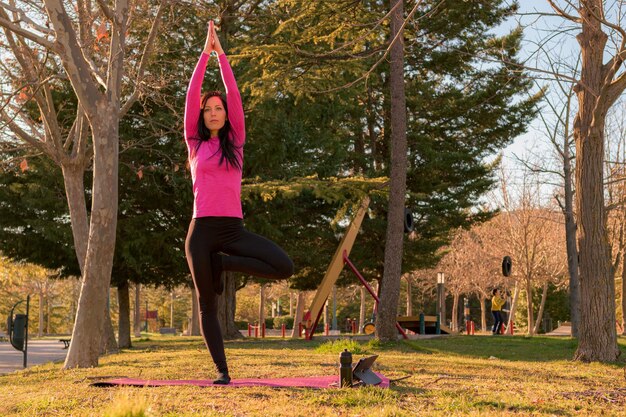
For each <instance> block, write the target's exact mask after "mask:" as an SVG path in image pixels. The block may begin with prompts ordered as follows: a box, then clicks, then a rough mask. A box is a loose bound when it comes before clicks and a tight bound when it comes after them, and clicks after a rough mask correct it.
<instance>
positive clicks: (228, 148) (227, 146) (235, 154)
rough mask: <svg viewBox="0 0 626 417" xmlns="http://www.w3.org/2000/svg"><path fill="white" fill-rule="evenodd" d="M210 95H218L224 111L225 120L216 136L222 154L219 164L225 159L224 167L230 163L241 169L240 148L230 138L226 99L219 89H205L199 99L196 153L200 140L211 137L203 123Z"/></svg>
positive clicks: (200, 143)
mask: <svg viewBox="0 0 626 417" xmlns="http://www.w3.org/2000/svg"><path fill="white" fill-rule="evenodd" d="M211 97H219V98H220V100H221V101H222V105H223V106H224V110H225V111H226V122H225V123H224V126H222V128H221V129H220V130H219V131H218V132H217V137H218V138H219V140H220V148H221V149H222V156H221V157H220V165H222V163H223V162H224V160H225V161H226V167H227V168H228V166H229V165H231V166H232V167H234V168H237V169H238V170H241V149H240V147H239V146H235V145H234V144H233V142H232V141H231V140H230V135H231V132H232V128H231V126H230V120H228V106H227V104H226V100H224V97H222V93H221V92H219V91H207V92H206V93H204V94H203V95H202V99H201V100H200V118H199V120H198V139H199V141H198V144H197V145H196V154H197V153H198V149H199V148H200V145H202V142H206V141H208V140H209V139H211V131H210V130H209V128H208V127H207V126H206V125H205V124H204V105H205V104H206V102H207V100H208V99H209V98H211Z"/></svg>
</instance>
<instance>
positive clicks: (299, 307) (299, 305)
mask: <svg viewBox="0 0 626 417" xmlns="http://www.w3.org/2000/svg"><path fill="white" fill-rule="evenodd" d="M303 316H304V292H303V291H298V301H297V302H296V316H295V317H294V319H293V329H292V330H291V338H292V339H298V338H300V323H301V322H302V317H303Z"/></svg>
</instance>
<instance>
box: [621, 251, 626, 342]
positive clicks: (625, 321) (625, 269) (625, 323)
mask: <svg viewBox="0 0 626 417" xmlns="http://www.w3.org/2000/svg"><path fill="white" fill-rule="evenodd" d="M622 335H626V262H623V263H622Z"/></svg>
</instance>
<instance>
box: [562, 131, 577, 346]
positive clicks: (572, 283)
mask: <svg viewBox="0 0 626 417" xmlns="http://www.w3.org/2000/svg"><path fill="white" fill-rule="evenodd" d="M563 145H564V146H563V175H564V178H565V183H564V188H565V197H564V198H565V212H564V215H565V241H566V247H567V270H568V272H569V308H570V321H571V323H572V337H578V327H579V323H580V282H579V279H578V249H577V247H576V220H575V219H574V191H573V187H572V165H571V162H570V153H569V137H568V135H565V140H564V144H563Z"/></svg>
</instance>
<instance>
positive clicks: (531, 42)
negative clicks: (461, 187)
mask: <svg viewBox="0 0 626 417" xmlns="http://www.w3.org/2000/svg"><path fill="white" fill-rule="evenodd" d="M519 5H520V10H519V14H518V15H517V16H515V17H514V18H512V19H509V21H507V22H506V23H505V24H503V25H502V26H500V27H499V28H498V29H497V30H496V33H497V34H498V33H505V32H507V31H509V30H511V29H512V28H514V27H516V26H517V25H522V27H524V43H523V46H522V51H521V53H520V58H521V60H522V61H526V65H527V66H528V67H533V68H539V69H545V68H547V67H548V64H547V59H548V58H547V54H546V52H545V51H546V50H547V51H549V53H550V56H552V57H554V56H561V57H564V58H565V60H566V61H567V62H568V63H570V62H575V60H576V57H577V55H578V51H579V48H578V44H577V42H576V40H575V38H574V36H575V35H576V33H577V31H572V30H567V29H569V28H571V26H570V23H569V22H567V21H564V19H562V18H560V17H555V16H545V15H542V14H543V13H547V14H553V13H554V11H553V9H552V8H551V7H550V5H549V4H548V2H547V0H519ZM555 29H559V30H560V31H561V33H560V34H558V35H557V36H555V35H554V32H555ZM539 44H541V45H542V46H543V51H542V50H541V49H540V48H539V47H538V45H539ZM538 51H539V52H538ZM563 72H564V73H565V71H563ZM532 75H533V76H537V77H539V78H542V79H540V80H538V83H540V84H541V85H549V89H548V91H547V98H548V99H550V100H552V101H558V98H557V96H556V94H558V90H557V88H556V86H555V85H554V83H551V82H549V81H548V80H545V79H543V78H549V77H550V76H549V75H546V74H542V73H541V72H533V73H532ZM564 85H566V86H567V85H568V82H564ZM538 88H539V85H537V87H536V88H535V90H534V91H537V90H538ZM541 112H542V114H543V115H544V116H545V117H547V119H548V121H551V120H554V116H551V112H549V111H548V109H547V108H546V106H545V105H542V110H541ZM545 132H546V128H545V126H544V124H543V122H542V120H541V119H540V118H539V117H538V118H536V119H535V120H534V121H533V122H532V123H531V125H530V126H529V128H528V132H527V133H525V134H523V135H520V136H518V137H517V138H515V140H514V141H513V143H512V144H511V145H509V146H508V147H507V148H505V149H504V150H503V152H502V155H503V166H504V170H505V172H506V173H507V174H508V175H509V176H510V181H511V182H512V183H516V184H519V183H521V177H522V174H523V172H524V170H525V167H524V165H523V164H522V163H521V162H520V159H529V158H530V159H537V160H540V161H542V162H546V161H548V160H549V159H550V158H552V155H553V150H552V147H551V145H550V144H549V143H548V142H547V139H546V133H545ZM544 181H545V184H544V185H543V186H542V194H544V196H545V198H551V196H552V195H553V194H554V188H555V186H554V185H553V183H554V182H555V181H557V180H555V179H554V178H544Z"/></svg>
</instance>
